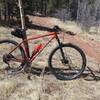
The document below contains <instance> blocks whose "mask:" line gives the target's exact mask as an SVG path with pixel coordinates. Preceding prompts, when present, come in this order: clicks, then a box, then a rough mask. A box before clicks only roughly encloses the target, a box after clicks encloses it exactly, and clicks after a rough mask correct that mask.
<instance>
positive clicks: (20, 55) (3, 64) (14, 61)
mask: <svg viewBox="0 0 100 100" xmlns="http://www.w3.org/2000/svg"><path fill="white" fill-rule="evenodd" d="M17 46H18V43H17V42H15V41H13V40H0V69H6V68H8V65H9V69H16V70H17V69H19V67H20V66H21V65H22V64H23V59H24V57H25V54H24V50H23V48H22V47H21V46H19V47H18V48H17V49H15V50H14V51H13V52H12V53H10V52H11V51H12V50H13V49H14V48H16V47H17Z"/></svg>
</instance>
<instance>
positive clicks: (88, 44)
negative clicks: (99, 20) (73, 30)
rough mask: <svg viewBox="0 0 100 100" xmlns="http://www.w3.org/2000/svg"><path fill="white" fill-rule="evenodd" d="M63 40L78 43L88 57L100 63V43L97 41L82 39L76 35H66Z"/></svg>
mask: <svg viewBox="0 0 100 100" xmlns="http://www.w3.org/2000/svg"><path fill="white" fill-rule="evenodd" d="M65 41H67V42H71V43H73V44H76V45H78V46H79V47H80V48H82V49H83V51H84V52H85V53H86V54H87V55H88V56H89V57H92V58H93V59H94V60H95V61H97V62H98V63H100V43H99V42H98V41H93V40H89V39H84V38H82V37H79V36H77V35H76V36H70V35H66V37H65Z"/></svg>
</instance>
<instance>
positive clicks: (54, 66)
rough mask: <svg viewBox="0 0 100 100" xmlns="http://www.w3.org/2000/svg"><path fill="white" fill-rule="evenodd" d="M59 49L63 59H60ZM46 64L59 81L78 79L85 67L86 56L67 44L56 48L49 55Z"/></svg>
mask: <svg viewBox="0 0 100 100" xmlns="http://www.w3.org/2000/svg"><path fill="white" fill-rule="evenodd" d="M61 49H62V50H63V53H64V57H65V59H64V58H63V57H62V54H61ZM48 64H49V67H50V70H51V71H52V73H53V74H54V75H55V76H56V77H57V78H58V79H61V80H71V79H75V78H78V77H79V76H80V75H81V74H82V73H83V71H84V70H85V67H86V56H85V54H84V52H83V51H82V50H81V49H80V48H79V47H77V46H75V45H73V44H71V43H68V44H61V46H58V47H56V48H55V49H54V50H53V51H52V52H51V54H50V56H49V60H48Z"/></svg>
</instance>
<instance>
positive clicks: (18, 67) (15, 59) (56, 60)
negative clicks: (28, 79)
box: [0, 26, 86, 80]
mask: <svg viewBox="0 0 100 100" xmlns="http://www.w3.org/2000/svg"><path fill="white" fill-rule="evenodd" d="M24 32H25V31H24V30H22V29H15V30H14V31H12V32H11V34H12V35H14V36H16V37H18V38H21V39H22V42H21V43H17V42H16V41H14V40H8V39H6V40H0V65H1V68H4V69H6V70H7V71H8V70H11V71H12V72H13V73H14V72H15V73H17V72H21V71H22V70H24V71H27V70H29V69H30V68H31V64H32V61H33V60H34V59H35V58H36V57H37V56H38V55H39V54H40V53H41V52H42V51H43V50H44V48H45V47H46V46H47V45H48V44H49V43H50V42H51V41H52V40H53V39H55V40H56V41H57V43H58V45H57V47H55V49H53V50H52V52H51V54H50V56H49V59H48V66H49V68H50V70H51V72H52V73H53V74H54V75H55V76H56V77H57V78H58V79H64V80H70V79H75V78H77V77H79V76H80V75H81V74H82V73H83V71H84V70H85V67H86V56H85V54H84V52H83V51H82V50H81V49H80V48H79V47H78V46H76V45H73V44H71V43H66V44H63V43H61V41H60V39H59V37H58V35H59V34H60V32H61V29H60V28H59V27H58V26H55V27H54V28H52V29H51V31H50V32H48V33H47V34H44V35H39V36H33V37H31V38H25V35H24ZM26 37H27V36H26ZM43 37H49V38H50V39H49V40H48V42H46V43H45V44H44V45H43V44H38V45H37V46H35V48H34V50H33V52H32V54H31V55H30V51H29V43H28V41H30V40H36V39H40V38H43Z"/></svg>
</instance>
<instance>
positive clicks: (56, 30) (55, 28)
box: [51, 25, 76, 35]
mask: <svg viewBox="0 0 100 100" xmlns="http://www.w3.org/2000/svg"><path fill="white" fill-rule="evenodd" d="M51 30H52V32H58V33H59V32H64V33H67V34H69V35H76V34H75V33H73V32H71V31H65V30H64V29H61V28H60V27H59V26H57V25H55V26H54V27H53V28H52V29H51Z"/></svg>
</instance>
